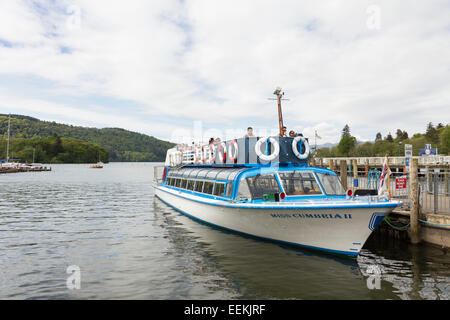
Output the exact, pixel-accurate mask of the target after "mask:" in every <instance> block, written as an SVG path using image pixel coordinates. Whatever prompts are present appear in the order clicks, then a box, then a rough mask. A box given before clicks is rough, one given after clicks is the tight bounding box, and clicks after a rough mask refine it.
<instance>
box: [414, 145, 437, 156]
mask: <svg viewBox="0 0 450 320" xmlns="http://www.w3.org/2000/svg"><path fill="white" fill-rule="evenodd" d="M437 154H438V150H437V148H431V144H426V145H425V149H420V150H419V155H420V156H431V155H437Z"/></svg>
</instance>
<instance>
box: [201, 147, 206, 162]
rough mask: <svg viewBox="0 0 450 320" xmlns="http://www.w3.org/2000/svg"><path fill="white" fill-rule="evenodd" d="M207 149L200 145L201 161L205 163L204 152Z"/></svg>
mask: <svg viewBox="0 0 450 320" xmlns="http://www.w3.org/2000/svg"><path fill="white" fill-rule="evenodd" d="M207 151H208V150H207V149H206V148H205V147H204V146H202V151H201V156H202V160H201V161H202V163H203V164H205V162H206V152H207Z"/></svg>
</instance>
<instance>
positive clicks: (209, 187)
mask: <svg viewBox="0 0 450 320" xmlns="http://www.w3.org/2000/svg"><path fill="white" fill-rule="evenodd" d="M213 188H214V182H212V181H205V183H204V186H203V193H207V194H212V193H213Z"/></svg>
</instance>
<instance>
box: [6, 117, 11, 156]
mask: <svg viewBox="0 0 450 320" xmlns="http://www.w3.org/2000/svg"><path fill="white" fill-rule="evenodd" d="M10 131H11V114H9V116H8V135H7V138H6V163H9V135H10Z"/></svg>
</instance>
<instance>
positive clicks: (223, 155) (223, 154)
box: [217, 142, 227, 163]
mask: <svg viewBox="0 0 450 320" xmlns="http://www.w3.org/2000/svg"><path fill="white" fill-rule="evenodd" d="M217 153H218V155H219V160H220V161H221V162H222V163H225V162H227V145H226V144H225V142H222V143H221V144H220V145H219V150H218V151H217Z"/></svg>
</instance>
